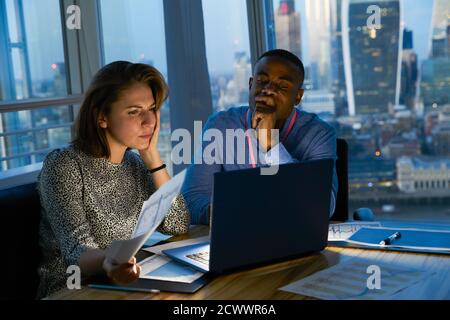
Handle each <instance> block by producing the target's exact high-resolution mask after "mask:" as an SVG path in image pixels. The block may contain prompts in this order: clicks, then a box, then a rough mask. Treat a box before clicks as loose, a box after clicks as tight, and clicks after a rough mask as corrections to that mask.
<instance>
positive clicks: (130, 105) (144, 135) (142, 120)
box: [99, 83, 156, 150]
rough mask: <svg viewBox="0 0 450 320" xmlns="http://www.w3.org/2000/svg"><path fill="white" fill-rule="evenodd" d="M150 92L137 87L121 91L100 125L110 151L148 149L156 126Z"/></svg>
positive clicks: (143, 87) (136, 85)
mask: <svg viewBox="0 0 450 320" xmlns="http://www.w3.org/2000/svg"><path fill="white" fill-rule="evenodd" d="M155 107H156V105H155V100H154V98H153V93H152V90H151V89H150V88H149V87H148V86H147V85H145V84H142V83H137V84H134V85H133V86H132V87H130V88H128V89H127V90H125V91H123V92H122V94H121V95H120V97H119V100H117V101H116V102H115V103H113V104H112V106H111V112H110V114H109V115H107V116H101V117H100V119H99V125H100V127H101V128H103V129H105V131H106V137H107V139H108V143H109V147H110V149H111V150H113V149H116V148H117V147H119V148H121V147H123V148H132V149H137V150H143V149H146V148H148V146H149V144H150V140H151V138H152V135H153V131H154V129H155V125H156V114H155V112H156V109H155Z"/></svg>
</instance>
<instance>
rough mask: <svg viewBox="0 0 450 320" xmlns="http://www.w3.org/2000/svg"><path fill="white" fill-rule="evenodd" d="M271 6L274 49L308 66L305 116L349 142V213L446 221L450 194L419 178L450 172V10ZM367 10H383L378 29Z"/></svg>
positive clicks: (426, 5) (313, 3)
mask: <svg viewBox="0 0 450 320" xmlns="http://www.w3.org/2000/svg"><path fill="white" fill-rule="evenodd" d="M268 1H269V2H270V4H271V6H272V8H271V10H272V12H270V14H267V15H266V18H267V20H268V21H267V30H268V32H269V33H270V32H271V31H272V30H274V31H273V34H274V35H275V39H276V41H274V43H273V44H272V48H273V47H278V48H283V49H287V50H290V51H292V52H294V53H295V54H297V55H298V56H299V57H301V59H302V60H303V62H304V64H305V69H306V79H305V84H304V88H305V90H306V91H305V97H304V98H303V101H302V104H301V106H300V107H301V108H303V109H305V110H306V111H312V112H314V113H317V114H318V115H319V116H320V117H322V118H323V119H324V120H326V121H328V122H329V123H330V124H331V125H333V126H334V127H335V128H336V130H337V132H338V135H339V136H340V137H342V138H345V139H346V140H347V142H348V143H349V152H350V155H349V156H350V157H349V158H350V163H349V184H350V207H351V208H350V209H351V212H352V211H353V210H354V209H356V208H358V207H362V206H364V207H366V206H368V207H371V208H374V210H375V214H376V216H377V217H378V218H380V219H408V220H434V221H446V222H448V221H449V220H450V217H449V211H448V203H449V202H450V190H449V189H447V190H443V189H442V188H441V189H439V186H440V185H441V184H440V183H439V181H437V180H436V181H435V180H432V179H429V181H426V182H424V181H422V180H421V179H423V177H442V175H447V174H449V173H450V149H449V148H448V143H449V141H450V100H449V92H450V71H449V70H450V56H449V54H450V24H449V21H448V16H449V13H450V1H449V0H435V1H434V5H431V6H430V2H429V1H427V0H417V1H414V6H408V5H407V4H406V3H405V1H403V2H402V1H399V0H377V1H368V0H321V1H317V0H268ZM370 5H377V6H379V7H380V8H381V9H382V10H381V29H379V30H369V28H368V26H367V20H368V18H369V16H370V14H368V13H367V8H368V6H370ZM402 17H403V19H402ZM321 98H323V99H321ZM317 101H321V103H317ZM322 101H326V102H322ZM313 102H316V103H313ZM403 166H405V168H403ZM402 169H405V170H412V172H411V173H412V174H411V175H410V176H408V177H407V178H406V179H408V180H403V179H405V178H404V177H403V176H402V175H400V174H399V171H400V170H402ZM441 170H443V171H441ZM421 173H423V175H422V174H421ZM409 179H412V181H410V180H409ZM409 185H414V186H415V190H414V191H411V190H409V188H408V190H407V188H406V187H404V188H403V187H402V186H409ZM393 208H394V209H393Z"/></svg>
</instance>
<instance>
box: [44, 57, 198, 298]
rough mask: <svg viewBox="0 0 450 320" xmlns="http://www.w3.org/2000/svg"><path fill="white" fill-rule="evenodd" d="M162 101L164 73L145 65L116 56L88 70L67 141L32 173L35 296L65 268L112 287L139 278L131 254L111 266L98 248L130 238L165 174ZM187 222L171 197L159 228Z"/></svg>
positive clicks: (180, 228) (62, 279)
mask: <svg viewBox="0 0 450 320" xmlns="http://www.w3.org/2000/svg"><path fill="white" fill-rule="evenodd" d="M166 98H167V85H166V83H165V81H164V78H163V76H162V75H161V74H160V73H159V72H158V71H157V70H156V69H155V68H153V67H151V66H148V65H144V64H133V63H130V62H125V61H118V62H113V63H111V64H109V65H107V66H105V67H104V68H102V69H101V70H100V71H99V72H98V73H97V74H96V75H95V77H94V80H93V81H92V83H91V85H90V87H89V89H88V91H87V93H86V95H85V99H84V101H83V103H82V105H81V109H80V112H79V117H78V120H77V125H76V136H75V139H74V141H73V143H72V144H71V145H70V146H69V147H67V148H65V149H58V150H55V151H53V152H51V153H50V154H48V156H47V157H46V159H45V161H44V165H43V168H42V171H41V173H40V175H39V178H38V190H39V194H40V200H41V206H42V217H41V225H40V246H41V248H42V252H43V260H42V262H41V265H40V268H39V274H40V279H41V281H40V286H39V291H38V297H39V298H42V297H45V296H47V295H49V294H51V293H53V292H55V291H56V290H59V289H61V288H64V287H65V286H66V282H67V277H68V274H66V270H67V268H68V266H70V265H76V266H79V267H80V269H81V275H82V276H83V277H84V276H91V275H96V274H102V273H103V274H106V275H107V276H108V277H109V278H110V279H111V280H112V281H113V282H115V283H118V284H126V283H129V282H132V281H134V280H136V279H137V278H138V277H139V273H140V267H139V265H137V264H136V259H135V258H132V259H131V260H130V261H129V262H128V263H127V264H123V265H114V264H113V263H112V262H111V261H109V260H108V259H107V258H106V257H105V252H106V250H107V248H108V246H109V245H110V244H111V242H112V241H113V240H122V239H129V238H130V236H131V234H132V231H133V229H134V227H135V225H136V222H137V218H138V216H139V213H140V210H141V208H142V205H143V202H144V201H145V200H147V199H148V198H149V196H150V195H151V194H152V193H153V192H154V191H155V190H156V189H158V188H159V187H160V186H161V185H162V184H164V183H165V182H166V181H168V180H169V179H170V177H169V174H168V173H167V171H166V169H165V165H164V164H163V162H162V161H161V157H160V154H159V151H158V149H157V142H158V134H159V129H160V108H161V105H162V104H163V102H164V101H165V100H166ZM130 149H137V150H138V151H139V155H140V156H139V155H138V154H136V153H134V152H132V151H131V150H130ZM188 227H189V214H188V211H187V209H186V207H185V204H184V201H183V199H182V198H177V199H176V201H174V204H173V205H172V208H171V209H170V211H169V213H168V214H167V216H166V218H165V219H164V221H163V222H162V224H161V226H160V227H159V230H160V231H161V232H164V233H169V234H181V233H185V232H187V231H188Z"/></svg>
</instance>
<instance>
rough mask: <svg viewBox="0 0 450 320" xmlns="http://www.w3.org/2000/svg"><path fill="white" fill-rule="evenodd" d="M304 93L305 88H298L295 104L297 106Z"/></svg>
mask: <svg viewBox="0 0 450 320" xmlns="http://www.w3.org/2000/svg"><path fill="white" fill-rule="evenodd" d="M304 93H305V90H303V89H298V90H297V96H296V97H295V105H296V106H297V105H298V104H299V103H300V102H301V101H302V98H303V94H304Z"/></svg>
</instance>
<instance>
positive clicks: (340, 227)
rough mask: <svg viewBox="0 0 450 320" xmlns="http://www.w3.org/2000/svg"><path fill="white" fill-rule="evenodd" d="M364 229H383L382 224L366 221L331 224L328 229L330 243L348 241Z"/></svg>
mask: <svg viewBox="0 0 450 320" xmlns="http://www.w3.org/2000/svg"><path fill="white" fill-rule="evenodd" d="M363 227H381V223H380V222H375V221H374V222H372V221H364V222H346V223H335V224H330V226H329V227H328V241H339V240H346V239H348V238H350V237H351V236H352V235H353V234H354V233H355V232H356V231H358V230H359V229H361V228H363Z"/></svg>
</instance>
